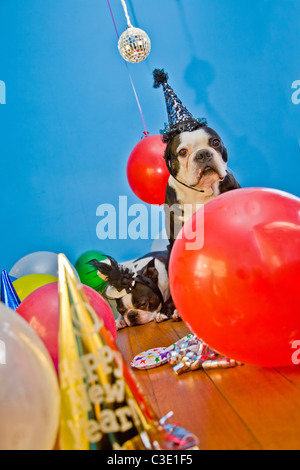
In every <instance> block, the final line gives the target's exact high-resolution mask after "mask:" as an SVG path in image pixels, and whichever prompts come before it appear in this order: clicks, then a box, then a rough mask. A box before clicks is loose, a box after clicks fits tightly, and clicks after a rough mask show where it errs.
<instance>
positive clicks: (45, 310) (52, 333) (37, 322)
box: [17, 282, 117, 371]
mask: <svg viewBox="0 0 300 470" xmlns="http://www.w3.org/2000/svg"><path fill="white" fill-rule="evenodd" d="M82 287H83V290H84V292H85V294H86V295H87V297H88V300H89V301H90V303H91V304H92V306H93V307H94V309H95V311H96V313H97V314H98V315H99V317H100V318H102V320H103V322H104V325H105V327H106V329H107V330H108V331H110V333H111V334H112V337H113V339H114V341H116V339H117V328H116V322H115V319H114V316H113V313H112V311H111V308H110V306H109V305H108V303H107V302H106V301H105V300H104V298H103V297H102V296H101V295H100V294H98V292H96V291H95V290H94V289H92V288H91V287H89V286H86V285H83V286H82ZM17 313H19V315H21V317H23V318H24V319H25V320H26V321H27V322H28V323H29V324H30V326H31V327H32V328H33V329H34V330H35V332H36V333H37V335H38V336H39V337H40V338H41V340H42V341H43V342H44V344H45V346H46V348H47V349H48V351H49V354H50V356H51V358H52V360H53V363H54V366H55V368H56V370H57V371H58V356H59V351H58V330H59V295H58V282H53V283H51V284H47V285H46V286H43V287H40V288H39V289H37V290H35V291H34V292H32V293H31V294H30V295H29V296H28V297H26V299H24V300H23V302H22V303H21V304H20V305H19V307H18V309H17Z"/></svg>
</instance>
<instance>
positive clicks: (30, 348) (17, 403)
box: [0, 303, 60, 450]
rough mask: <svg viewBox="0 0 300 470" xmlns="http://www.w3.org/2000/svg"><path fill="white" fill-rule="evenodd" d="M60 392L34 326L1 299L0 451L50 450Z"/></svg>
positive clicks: (51, 363)
mask: <svg viewBox="0 0 300 470" xmlns="http://www.w3.org/2000/svg"><path fill="white" fill-rule="evenodd" d="M59 411H60V393H59V385H58V379H57V375H56V372H55V369H54V365H53V362H52V360H51V358H50V356H49V353H48V351H47V349H46V347H45V346H44V343H43V342H42V341H41V340H40V338H39V337H38V336H37V334H36V333H35V332H34V330H33V329H32V328H31V326H30V325H29V324H28V323H27V322H26V321H25V320H23V318H22V317H20V315H18V314H17V313H15V312H13V311H12V310H10V309H8V308H6V307H5V306H4V305H3V304H2V303H0V450H51V449H53V447H54V445H55V442H56V437H57V432H58V425H59Z"/></svg>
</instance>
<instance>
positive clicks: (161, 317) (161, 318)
mask: <svg viewBox="0 0 300 470" xmlns="http://www.w3.org/2000/svg"><path fill="white" fill-rule="evenodd" d="M166 320H168V317H167V315H165V314H164V313H158V314H157V315H156V317H155V321H156V323H161V322H163V321H166Z"/></svg>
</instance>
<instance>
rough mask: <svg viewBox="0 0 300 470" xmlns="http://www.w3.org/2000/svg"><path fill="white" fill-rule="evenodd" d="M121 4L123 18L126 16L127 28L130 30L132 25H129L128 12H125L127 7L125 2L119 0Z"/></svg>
mask: <svg viewBox="0 0 300 470" xmlns="http://www.w3.org/2000/svg"><path fill="white" fill-rule="evenodd" d="M121 3H122V6H123V10H124V13H125V16H126V20H127V26H128V28H132V24H131V23H130V18H129V15H128V10H127V5H126V3H125V0H121Z"/></svg>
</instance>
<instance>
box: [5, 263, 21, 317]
mask: <svg viewBox="0 0 300 470" xmlns="http://www.w3.org/2000/svg"><path fill="white" fill-rule="evenodd" d="M1 302H3V303H4V304H5V305H6V307H9V308H11V309H12V310H14V311H16V310H17V308H18V307H19V305H20V303H21V300H20V299H19V297H18V294H17V293H16V291H15V288H14V286H13V284H12V282H11V280H10V278H9V275H8V274H7V272H6V271H5V270H3V271H2V272H1Z"/></svg>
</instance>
